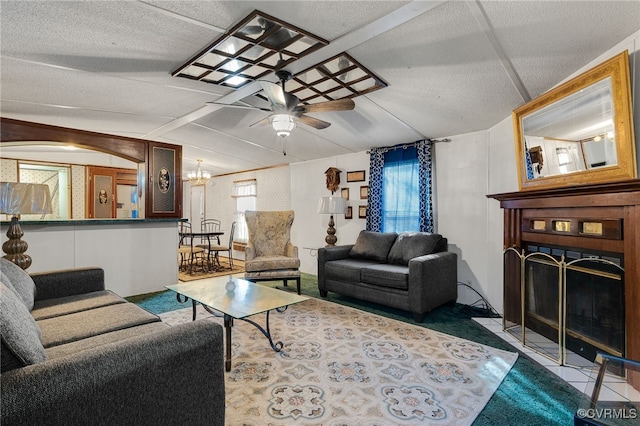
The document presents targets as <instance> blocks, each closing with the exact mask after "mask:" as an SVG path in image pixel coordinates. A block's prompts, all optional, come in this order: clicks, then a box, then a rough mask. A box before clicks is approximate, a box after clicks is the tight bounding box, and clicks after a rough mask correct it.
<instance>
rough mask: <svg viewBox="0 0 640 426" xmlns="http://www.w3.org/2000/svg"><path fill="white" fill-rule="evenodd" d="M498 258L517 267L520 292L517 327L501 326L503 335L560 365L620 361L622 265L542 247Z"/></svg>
mask: <svg viewBox="0 0 640 426" xmlns="http://www.w3.org/2000/svg"><path fill="white" fill-rule="evenodd" d="M504 256H505V264H507V263H508V262H510V263H511V264H514V262H515V263H516V264H517V263H518V262H519V264H520V286H521V287H520V299H521V300H520V302H521V306H520V318H519V321H520V322H519V323H518V322H511V321H507V320H505V321H504V329H505V331H506V332H508V333H509V334H511V335H512V336H514V337H516V338H517V339H518V340H520V341H521V342H522V344H523V345H524V346H526V347H528V348H530V349H532V350H534V351H536V352H538V353H540V354H541V355H544V356H546V357H548V358H551V359H553V360H554V361H556V362H557V363H558V364H560V365H575V366H579V367H581V366H588V365H591V361H593V360H594V359H595V357H596V354H597V352H605V353H608V354H611V355H614V356H619V357H623V356H624V355H625V317H624V268H623V263H622V259H620V258H614V257H607V256H596V255H589V254H585V253H579V252H576V251H572V250H565V249H561V248H547V247H540V248H538V247H533V250H531V247H530V248H529V250H527V251H525V250H518V249H516V248H509V249H507V250H505V252H504ZM587 361H589V362H587Z"/></svg>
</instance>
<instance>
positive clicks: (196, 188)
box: [189, 185, 207, 232]
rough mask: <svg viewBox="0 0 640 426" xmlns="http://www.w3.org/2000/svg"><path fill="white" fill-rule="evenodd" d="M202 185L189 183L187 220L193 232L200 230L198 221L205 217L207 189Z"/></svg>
mask: <svg viewBox="0 0 640 426" xmlns="http://www.w3.org/2000/svg"><path fill="white" fill-rule="evenodd" d="M205 189H206V188H205V186H204V185H191V192H190V194H191V197H190V198H191V199H190V203H189V205H190V206H191V209H190V210H191V211H190V212H189V222H191V229H192V231H193V232H198V231H200V230H201V229H200V223H201V222H202V221H203V220H204V219H205V218H206V217H207V211H206V210H207V191H206V190H205Z"/></svg>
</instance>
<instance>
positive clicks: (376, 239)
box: [349, 231, 398, 263]
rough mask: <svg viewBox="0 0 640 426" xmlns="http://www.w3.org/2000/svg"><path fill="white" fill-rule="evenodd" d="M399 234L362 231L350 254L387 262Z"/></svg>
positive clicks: (360, 257) (358, 257) (359, 257)
mask: <svg viewBox="0 0 640 426" xmlns="http://www.w3.org/2000/svg"><path fill="white" fill-rule="evenodd" d="M397 236H398V234H396V233H395V232H373V231H360V234H359V235H358V239H356V243H355V244H354V245H353V247H352V248H351V251H350V252H349V256H350V257H354V258H357V259H369V260H375V261H376V262H382V263H386V262H387V255H388V254H389V249H390V248H391V245H392V244H393V242H394V241H395V240H396V237H397Z"/></svg>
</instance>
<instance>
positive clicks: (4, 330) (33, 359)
mask: <svg viewBox="0 0 640 426" xmlns="http://www.w3.org/2000/svg"><path fill="white" fill-rule="evenodd" d="M0 336H1V339H2V351H1V352H2V353H1V354H0V357H1V359H2V366H1V371H2V372H3V373H4V372H5V371H9V370H13V369H15V368H19V367H24V366H25V365H31V364H37V363H39V362H42V361H46V359H47V354H46V352H45V350H44V347H43V346H42V342H41V341H40V329H39V328H38V325H37V324H36V321H35V320H34V319H33V317H32V316H31V314H30V313H29V311H28V310H27V307H26V306H25V305H24V303H23V301H22V300H20V298H19V297H18V296H16V294H15V293H14V292H13V291H11V290H9V288H8V287H7V286H6V285H4V283H0Z"/></svg>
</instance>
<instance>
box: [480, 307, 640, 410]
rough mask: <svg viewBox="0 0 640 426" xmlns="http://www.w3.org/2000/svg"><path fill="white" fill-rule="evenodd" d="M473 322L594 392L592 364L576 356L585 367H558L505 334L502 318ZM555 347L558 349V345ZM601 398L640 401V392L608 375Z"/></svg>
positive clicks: (577, 384)
mask: <svg viewBox="0 0 640 426" xmlns="http://www.w3.org/2000/svg"><path fill="white" fill-rule="evenodd" d="M473 320H474V321H475V322H477V323H478V324H480V325H482V326H483V327H484V328H486V329H487V330H489V331H491V332H492V333H493V334H495V335H496V336H498V337H500V338H501V339H502V340H504V341H505V342H507V343H509V344H511V345H513V346H514V347H515V348H516V349H518V350H520V351H521V352H523V353H524V354H526V355H527V356H528V357H529V358H531V359H533V360H534V361H536V362H537V363H538V364H540V365H542V366H543V367H545V368H546V369H547V370H549V371H551V372H552V373H554V374H555V375H557V376H558V377H560V378H561V379H563V380H564V381H565V382H567V383H569V384H570V385H571V386H573V387H574V388H576V389H578V390H579V391H580V392H582V393H584V394H586V395H589V396H590V395H591V392H592V391H593V380H591V379H590V378H591V375H592V368H593V363H592V362H590V361H587V360H585V359H584V358H580V357H578V356H577V355H576V356H575V357H576V359H578V358H579V359H581V360H582V361H583V362H582V363H581V364H582V365H584V367H569V366H561V365H558V363H557V362H555V361H553V360H551V359H549V358H547V357H545V356H543V355H540V354H539V353H537V352H535V351H534V350H533V349H531V348H528V347H524V346H522V343H521V342H520V341H518V340H517V339H516V338H515V337H513V336H512V335H511V334H509V333H507V332H505V331H504V330H503V329H502V318H473ZM541 345H544V343H542V342H541ZM554 345H555V346H556V347H557V344H554ZM600 397H601V399H604V400H609V401H630V400H631V401H639V400H640V392H638V391H637V390H635V389H633V388H632V387H631V386H630V385H627V384H626V383H624V382H623V380H622V379H620V378H616V377H612V376H609V375H607V377H606V378H605V381H604V384H603V386H602V390H601V392H600ZM576 408H577V407H576Z"/></svg>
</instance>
